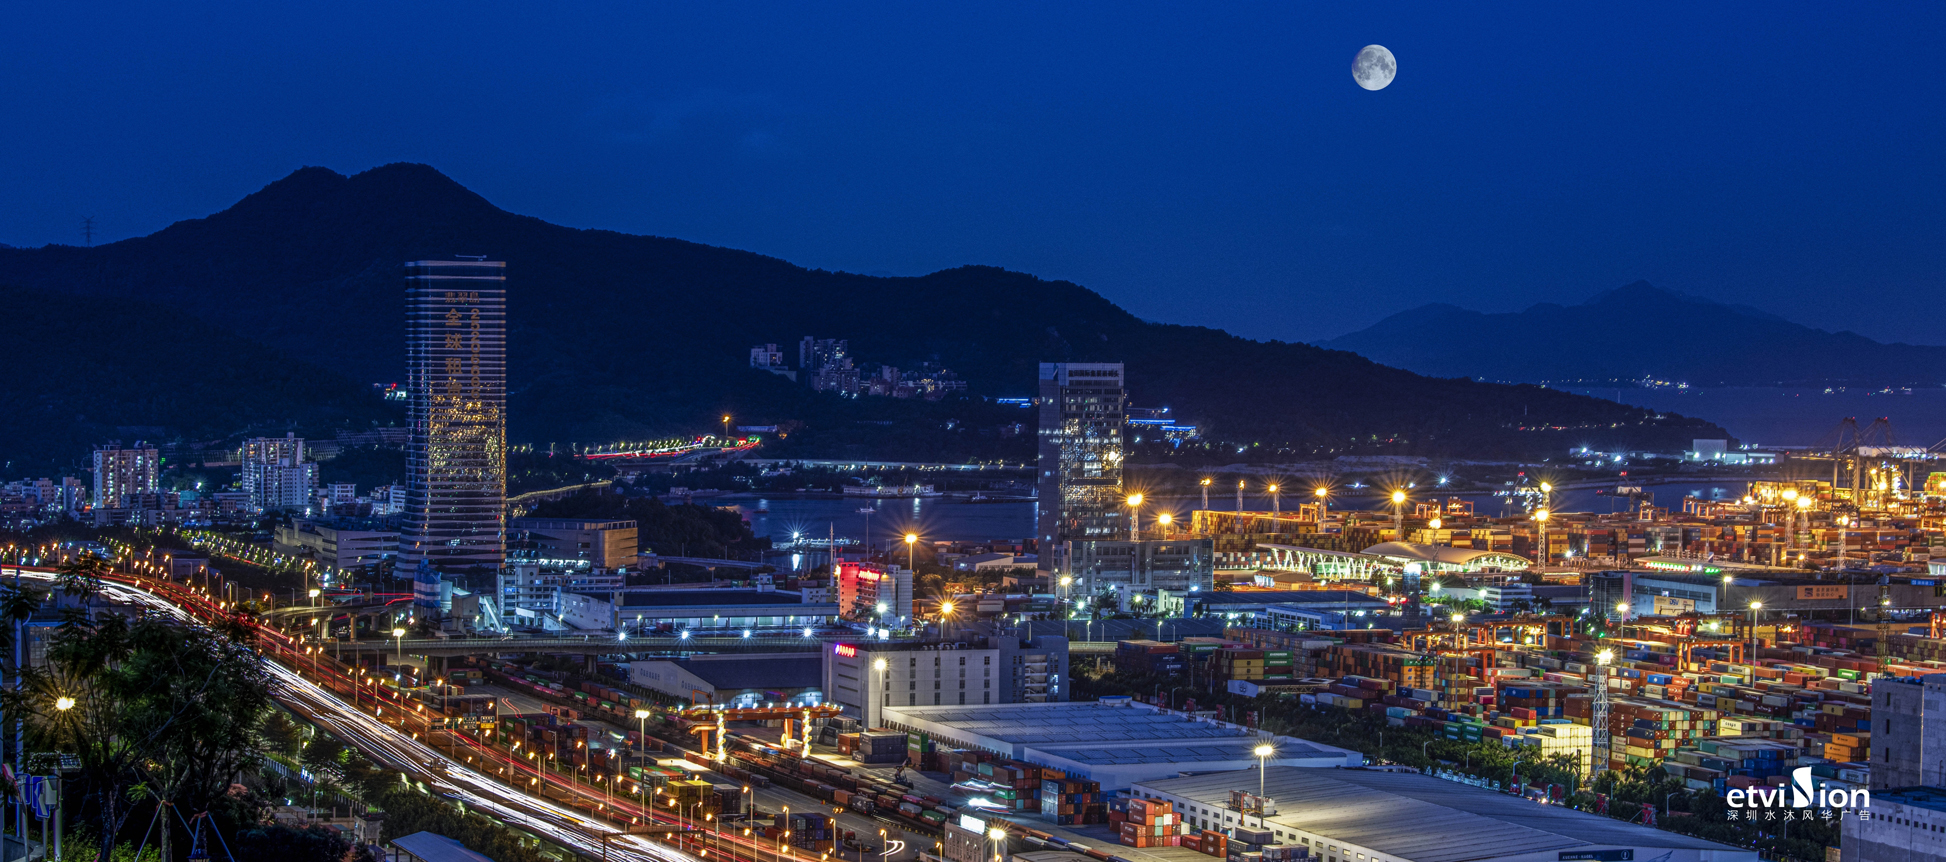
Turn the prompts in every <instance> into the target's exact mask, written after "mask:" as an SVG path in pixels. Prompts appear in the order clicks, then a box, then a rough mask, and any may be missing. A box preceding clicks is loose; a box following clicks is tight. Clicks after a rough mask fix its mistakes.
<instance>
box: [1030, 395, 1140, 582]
mask: <svg viewBox="0 0 1946 862" xmlns="http://www.w3.org/2000/svg"><path fill="white" fill-rule="evenodd" d="M1039 395H1040V437H1039V457H1038V462H1039V471H1040V472H1039V476H1038V484H1039V489H1040V523H1039V525H1038V526H1039V529H1038V530H1037V531H1036V533H1037V535H1038V536H1039V538H1040V547H1041V554H1040V560H1039V567H1040V569H1041V570H1042V571H1045V572H1060V573H1066V572H1069V571H1072V565H1071V563H1070V560H1069V556H1070V555H1071V554H1072V553H1073V549H1072V544H1071V543H1074V542H1083V541H1102V540H1111V539H1119V538H1124V537H1125V535H1126V532H1127V531H1126V528H1125V527H1124V524H1125V523H1126V522H1125V521H1124V520H1123V517H1124V515H1123V508H1124V506H1123V493H1122V454H1123V452H1124V451H1125V447H1124V443H1123V429H1124V424H1123V419H1124V417H1123V408H1124V407H1125V405H1126V403H1127V390H1126V388H1125V387H1124V385H1123V381H1122V364H1121V363H1119V362H1113V363H1072V362H1043V363H1041V368H1040V393H1039Z"/></svg>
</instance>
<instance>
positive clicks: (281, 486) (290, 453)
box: [242, 434, 318, 512]
mask: <svg viewBox="0 0 1946 862" xmlns="http://www.w3.org/2000/svg"><path fill="white" fill-rule="evenodd" d="M242 472H243V493H244V494H245V496H246V497H247V498H248V500H249V502H248V504H247V505H248V506H249V507H250V510H251V511H253V512H267V511H275V510H278V509H303V508H306V507H308V506H310V505H311V503H312V502H313V500H312V496H313V493H314V492H315V491H316V490H317V485H318V465H317V464H316V463H315V462H307V461H305V460H304V438H302V437H298V436H297V435H295V434H285V435H284V436H282V437H252V438H250V439H248V440H245V441H243V470H242Z"/></svg>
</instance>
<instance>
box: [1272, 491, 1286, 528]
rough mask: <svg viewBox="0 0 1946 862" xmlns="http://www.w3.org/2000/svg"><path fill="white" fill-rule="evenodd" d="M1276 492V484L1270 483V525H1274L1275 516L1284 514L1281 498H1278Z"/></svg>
mask: <svg viewBox="0 0 1946 862" xmlns="http://www.w3.org/2000/svg"><path fill="white" fill-rule="evenodd" d="M1277 490H1278V485H1277V483H1276V482H1272V483H1270V517H1271V522H1272V523H1275V522H1276V519H1277V516H1278V515H1281V514H1283V512H1284V508H1283V504H1282V502H1281V499H1282V498H1280V497H1278V495H1277Z"/></svg>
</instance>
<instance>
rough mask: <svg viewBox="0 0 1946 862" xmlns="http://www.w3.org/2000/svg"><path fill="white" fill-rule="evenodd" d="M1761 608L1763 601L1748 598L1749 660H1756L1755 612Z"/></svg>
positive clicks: (1762, 607)
mask: <svg viewBox="0 0 1946 862" xmlns="http://www.w3.org/2000/svg"><path fill="white" fill-rule="evenodd" d="M1763 609H1764V603H1763V602H1760V601H1758V600H1756V599H1751V600H1750V658H1749V660H1750V661H1752V662H1754V661H1756V660H1757V612H1758V611H1761V610H1763Z"/></svg>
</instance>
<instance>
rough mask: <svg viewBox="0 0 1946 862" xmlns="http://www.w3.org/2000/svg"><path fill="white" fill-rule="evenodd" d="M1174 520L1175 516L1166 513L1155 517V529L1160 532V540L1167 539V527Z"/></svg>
mask: <svg viewBox="0 0 1946 862" xmlns="http://www.w3.org/2000/svg"><path fill="white" fill-rule="evenodd" d="M1175 520H1176V519H1175V516H1173V515H1171V514H1169V513H1168V512H1163V513H1162V514H1160V515H1157V516H1155V523H1156V529H1157V530H1160V531H1161V533H1162V538H1164V539H1167V538H1169V525H1170V524H1171V523H1173V522H1174V521H1175Z"/></svg>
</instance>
